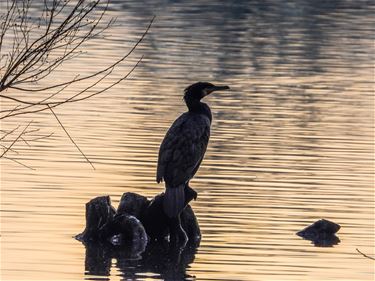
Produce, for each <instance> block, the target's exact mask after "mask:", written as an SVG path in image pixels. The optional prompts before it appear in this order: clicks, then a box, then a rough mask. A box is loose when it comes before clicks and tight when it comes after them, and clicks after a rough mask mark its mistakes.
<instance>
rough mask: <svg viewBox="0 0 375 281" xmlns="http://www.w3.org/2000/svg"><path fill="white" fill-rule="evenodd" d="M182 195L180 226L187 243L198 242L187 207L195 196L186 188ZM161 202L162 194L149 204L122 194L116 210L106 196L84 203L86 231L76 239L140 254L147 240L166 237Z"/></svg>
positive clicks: (167, 232)
mask: <svg viewBox="0 0 375 281" xmlns="http://www.w3.org/2000/svg"><path fill="white" fill-rule="evenodd" d="M185 195H186V196H185V197H186V198H187V199H186V207H185V209H184V210H183V212H182V213H181V226H182V227H183V229H184V230H185V231H186V234H187V236H188V239H189V241H190V240H191V241H199V239H200V236H201V233H200V229H199V225H198V221H197V219H196V217H195V214H194V212H193V210H192V208H191V207H190V205H188V203H189V202H190V201H191V200H192V199H193V198H196V193H195V192H194V191H193V190H192V189H190V188H186V194H185ZM163 199H164V193H162V194H159V195H157V196H155V197H154V198H153V199H152V200H151V201H150V200H148V199H147V198H146V197H144V196H142V195H139V194H136V193H131V192H127V193H124V194H123V195H122V197H121V200H120V203H119V206H118V208H117V211H116V210H115V208H114V207H112V205H111V200H110V197H109V196H101V197H96V198H94V199H92V200H91V201H89V202H88V203H87V204H86V228H85V230H84V231H83V232H82V233H81V234H78V235H77V236H76V238H77V239H78V240H80V241H82V242H84V243H92V242H100V243H106V242H110V243H111V244H112V245H128V246H129V247H131V248H132V252H135V253H137V252H142V251H144V250H145V247H146V245H147V243H148V241H155V240H158V241H161V240H166V239H167V238H168V235H169V224H168V217H167V216H166V215H165V214H164V211H163V207H162V203H163Z"/></svg>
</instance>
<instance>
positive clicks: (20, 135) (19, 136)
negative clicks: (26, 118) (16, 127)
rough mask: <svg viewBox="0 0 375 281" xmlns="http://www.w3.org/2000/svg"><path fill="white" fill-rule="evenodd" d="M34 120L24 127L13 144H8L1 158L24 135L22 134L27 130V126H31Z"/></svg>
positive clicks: (0, 156)
mask: <svg viewBox="0 0 375 281" xmlns="http://www.w3.org/2000/svg"><path fill="white" fill-rule="evenodd" d="M32 122H33V121H30V122H29V124H27V126H26V127H25V128H24V129H23V131H22V132H21V133H20V134H19V135H18V137H17V138H15V139H14V140H13V142H12V144H11V145H10V146H8V147H7V148H6V149H5V150H4V152H3V153H2V154H1V155H0V158H2V157H3V156H4V155H5V154H6V153H7V152H8V151H9V150H10V149H11V148H12V146H13V145H14V144H15V143H16V142H17V141H18V140H19V139H20V138H21V137H22V135H23V134H24V133H25V131H26V130H27V128H29V126H30V124H31V123H32Z"/></svg>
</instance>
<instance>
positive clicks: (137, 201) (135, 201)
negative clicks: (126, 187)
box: [117, 192, 150, 219]
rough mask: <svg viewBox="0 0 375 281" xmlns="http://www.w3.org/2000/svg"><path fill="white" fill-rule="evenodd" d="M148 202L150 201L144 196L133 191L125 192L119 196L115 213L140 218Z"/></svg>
mask: <svg viewBox="0 0 375 281" xmlns="http://www.w3.org/2000/svg"><path fill="white" fill-rule="evenodd" d="M149 203H150V201H149V200H148V199H147V198H146V197H145V196H142V195H139V194H137V193H133V192H126V193H124V194H123V195H122V196H121V200H120V203H119V205H118V208H117V214H118V215H122V214H129V215H132V216H134V217H136V218H138V219H140V218H141V216H142V213H143V212H144V210H145V209H146V207H147V206H148V204H149Z"/></svg>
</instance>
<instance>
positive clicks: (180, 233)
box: [169, 215, 188, 247]
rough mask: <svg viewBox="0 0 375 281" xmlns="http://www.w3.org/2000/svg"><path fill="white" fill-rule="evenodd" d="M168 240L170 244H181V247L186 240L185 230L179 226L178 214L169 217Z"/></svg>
mask: <svg viewBox="0 0 375 281" xmlns="http://www.w3.org/2000/svg"><path fill="white" fill-rule="evenodd" d="M169 240H170V243H171V244H172V245H179V246H180V245H182V247H184V246H185V245H186V243H187V241H188V237H187V235H186V232H185V230H184V229H183V228H182V226H181V219H180V215H178V216H177V217H173V218H170V219H169Z"/></svg>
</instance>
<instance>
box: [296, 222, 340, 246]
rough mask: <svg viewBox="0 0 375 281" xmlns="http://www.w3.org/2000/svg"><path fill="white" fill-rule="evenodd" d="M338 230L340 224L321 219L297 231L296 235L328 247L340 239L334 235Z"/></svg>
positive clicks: (316, 244)
mask: <svg viewBox="0 0 375 281" xmlns="http://www.w3.org/2000/svg"><path fill="white" fill-rule="evenodd" d="M339 230H340V225H338V224H336V223H334V222H331V221H329V220H326V219H321V220H318V221H316V222H314V223H313V224H312V225H310V226H308V227H306V228H304V229H303V230H301V231H299V232H297V235H298V236H300V237H302V238H304V239H306V240H310V241H312V242H313V243H314V245H315V246H318V247H330V246H333V245H337V244H338V243H339V242H340V239H339V238H338V237H337V236H336V235H335V233H336V232H337V231H339Z"/></svg>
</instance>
